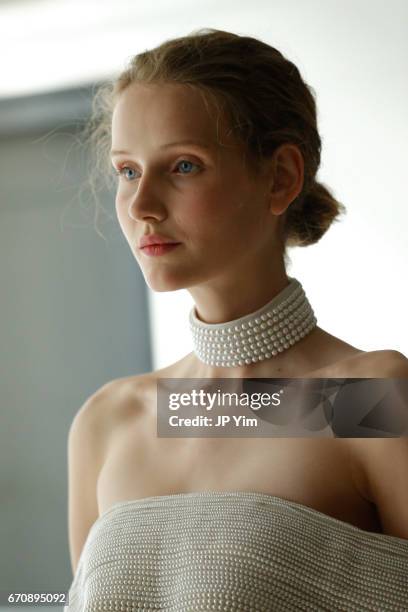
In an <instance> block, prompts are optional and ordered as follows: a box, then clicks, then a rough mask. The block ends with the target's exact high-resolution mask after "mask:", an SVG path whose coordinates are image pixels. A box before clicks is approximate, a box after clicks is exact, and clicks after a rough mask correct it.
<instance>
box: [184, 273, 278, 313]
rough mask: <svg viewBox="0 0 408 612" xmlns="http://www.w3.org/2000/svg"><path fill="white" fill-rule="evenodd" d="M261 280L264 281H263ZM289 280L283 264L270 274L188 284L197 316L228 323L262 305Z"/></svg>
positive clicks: (253, 274) (254, 274)
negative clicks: (209, 282)
mask: <svg viewBox="0 0 408 612" xmlns="http://www.w3.org/2000/svg"><path fill="white" fill-rule="evenodd" d="M260 281H261V282H260ZM288 284H289V278H288V276H287V275H286V272H285V270H284V268H283V267H282V268H279V269H277V270H269V271H268V274H263V275H262V274H261V273H260V271H259V273H253V272H252V273H251V274H242V275H240V277H239V278H235V279H228V280H225V279H219V280H218V281H217V280H216V281H214V280H212V282H211V284H205V283H204V284H200V285H198V286H195V287H191V288H189V292H190V295H191V296H192V298H193V299H194V302H195V312H196V315H197V318H198V319H199V320H200V321H203V322H204V323H214V324H215V323H225V322H227V321H233V320H235V319H238V318H240V317H244V316H245V315H247V314H250V313H251V312H255V311H256V310H259V308H262V306H264V304H266V303H267V302H269V301H270V300H272V299H273V298H274V297H275V296H276V295H278V293H280V292H281V291H282V290H283V289H284V288H285V287H286V286H287V285H288Z"/></svg>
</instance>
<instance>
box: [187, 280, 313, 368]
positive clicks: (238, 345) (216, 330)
mask: <svg viewBox="0 0 408 612" xmlns="http://www.w3.org/2000/svg"><path fill="white" fill-rule="evenodd" d="M189 323H190V331H191V334H192V339H193V345H194V351H195V353H196V355H197V357H198V358H199V359H200V360H201V361H202V362H204V363H207V364H209V365H216V366H222V367H235V366H243V365H245V364H246V365H249V364H251V363H256V362H257V361H263V360H264V359H271V358H272V357H275V356H276V355H279V353H281V352H282V351H284V350H287V349H289V348H290V347H291V346H293V345H294V344H295V343H296V342H299V340H301V339H302V338H304V337H305V336H306V335H307V334H309V333H310V332H311V331H312V330H313V329H314V328H315V327H316V323H317V319H316V317H315V314H314V312H313V309H312V307H311V305H310V302H309V300H308V299H307V297H306V294H305V291H304V289H303V287H302V285H301V283H300V282H299V281H298V280H297V279H296V278H291V277H289V284H288V285H287V286H286V287H285V288H284V289H282V291H280V292H279V293H278V294H277V295H275V297H273V298H272V300H270V301H269V302H268V303H267V304H265V305H264V306H262V308H259V309H258V310H256V311H255V312H251V313H249V314H247V315H245V316H244V317H240V318H239V319H234V320H233V321H227V322H226V323H204V322H203V321H201V320H200V319H198V317H197V314H196V310H195V307H193V308H192V309H191V311H190V315H189Z"/></svg>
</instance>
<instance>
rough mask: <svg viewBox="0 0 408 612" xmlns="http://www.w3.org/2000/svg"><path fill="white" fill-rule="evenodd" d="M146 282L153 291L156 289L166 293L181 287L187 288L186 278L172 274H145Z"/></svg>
mask: <svg viewBox="0 0 408 612" xmlns="http://www.w3.org/2000/svg"><path fill="white" fill-rule="evenodd" d="M144 279H145V281H146V284H147V285H148V286H149V287H150V289H151V290H152V291H156V292H158V293H164V292H166V291H177V290H179V289H185V288H186V286H187V284H188V283H187V281H186V279H183V278H180V277H177V276H171V275H166V274H163V275H154V276H153V275H152V276H146V275H145V276H144Z"/></svg>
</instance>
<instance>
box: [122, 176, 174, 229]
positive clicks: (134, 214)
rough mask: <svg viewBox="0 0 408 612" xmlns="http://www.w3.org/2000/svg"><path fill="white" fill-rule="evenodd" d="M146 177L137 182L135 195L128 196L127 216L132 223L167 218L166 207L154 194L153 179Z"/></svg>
mask: <svg viewBox="0 0 408 612" xmlns="http://www.w3.org/2000/svg"><path fill="white" fill-rule="evenodd" d="M147 178H148V177H147V176H146V175H145V177H144V178H143V179H141V180H140V181H139V185H138V186H137V188H136V191H135V193H134V194H133V195H132V196H130V202H129V205H128V215H129V217H130V218H131V219H133V220H134V221H144V220H146V219H155V220H156V221H163V220H164V219H165V218H166V217H167V211H166V207H165V206H164V205H163V203H162V201H161V199H160V197H159V196H158V194H157V193H154V192H155V189H154V183H153V179H151V178H150V179H149V180H147Z"/></svg>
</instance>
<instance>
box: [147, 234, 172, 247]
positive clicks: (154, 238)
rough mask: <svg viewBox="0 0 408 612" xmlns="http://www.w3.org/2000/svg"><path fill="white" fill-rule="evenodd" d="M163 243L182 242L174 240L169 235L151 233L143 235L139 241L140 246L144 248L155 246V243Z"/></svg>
mask: <svg viewBox="0 0 408 612" xmlns="http://www.w3.org/2000/svg"><path fill="white" fill-rule="evenodd" d="M159 244H160V245H161V244H180V243H179V242H177V241H176V240H172V239H171V238H167V236H161V235H160V234H150V235H146V236H142V237H141V239H140V243H139V248H140V249H143V248H144V247H148V246H153V245H159Z"/></svg>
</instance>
